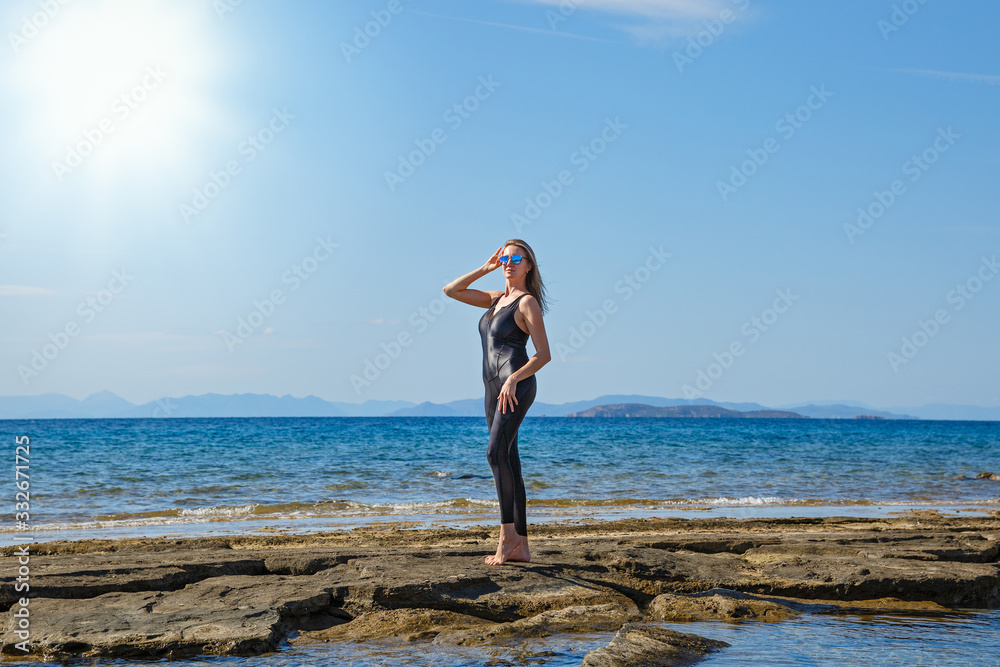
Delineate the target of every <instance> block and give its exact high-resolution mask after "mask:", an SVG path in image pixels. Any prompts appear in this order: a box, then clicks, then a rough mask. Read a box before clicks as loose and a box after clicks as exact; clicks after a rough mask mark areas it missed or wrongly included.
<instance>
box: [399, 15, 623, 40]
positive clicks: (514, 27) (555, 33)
mask: <svg viewBox="0 0 1000 667" xmlns="http://www.w3.org/2000/svg"><path fill="white" fill-rule="evenodd" d="M410 13H411V14H420V15H421V16H431V17H434V18H437V19H446V20H448V21H462V22H463V23H478V24H480V25H488V26H493V27H495V28H506V29H507V30H519V31H522V32H532V33H536V34H537V33H541V34H543V35H548V36H550V37H553V36H554V37H569V38H571V39H586V40H589V41H592V42H610V43H612V44H614V43H615V42H614V40H611V39H601V38H600V37H588V36H587V35H577V34H575V33H571V32H563V31H561V30H560V31H556V30H542V29H540V28H529V27H528V26H523V25H513V24H510V23H497V22H495V21H480V20H479V19H467V18H463V17H460V16H444V15H442V14H431V13H430V12H421V11H417V10H410Z"/></svg>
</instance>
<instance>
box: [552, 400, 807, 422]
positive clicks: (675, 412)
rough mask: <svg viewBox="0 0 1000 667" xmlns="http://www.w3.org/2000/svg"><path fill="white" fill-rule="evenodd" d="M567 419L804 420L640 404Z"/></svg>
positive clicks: (772, 413) (764, 412)
mask: <svg viewBox="0 0 1000 667" xmlns="http://www.w3.org/2000/svg"><path fill="white" fill-rule="evenodd" d="M566 416H567V417H689V418H701V419H704V418H722V419H747V418H749V419H754V418H756V419H805V417H803V416H802V415H800V414H796V413H794V412H784V411H781V410H749V411H746V412H741V411H739V410H729V409H727V408H722V407H719V406H717V405H672V406H666V407H658V406H653V405H643V404H641V403H617V404H614V405H599V406H595V407H593V408H588V409H586V410H584V411H583V412H574V413H572V414H569V415H566Z"/></svg>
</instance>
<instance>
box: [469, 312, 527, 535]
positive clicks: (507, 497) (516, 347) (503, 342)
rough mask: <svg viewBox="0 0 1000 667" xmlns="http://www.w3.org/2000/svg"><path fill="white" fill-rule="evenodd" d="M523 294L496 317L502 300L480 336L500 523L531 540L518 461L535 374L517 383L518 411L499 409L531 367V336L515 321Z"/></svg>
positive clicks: (481, 324)
mask: <svg viewBox="0 0 1000 667" xmlns="http://www.w3.org/2000/svg"><path fill="white" fill-rule="evenodd" d="M522 296H524V295H523V294H522V295H521V296H519V297H517V298H516V299H514V300H513V301H511V302H510V303H508V304H507V305H505V306H502V307H501V308H500V310H499V312H496V313H494V309H495V308H496V304H497V301H499V300H500V297H497V298H496V299H495V300H494V301H493V304H492V305H491V306H490V309H489V310H488V311H486V313H485V314H484V315H483V316H482V318H481V319H480V320H479V335H480V337H481V338H482V339H483V384H484V385H486V424H487V425H488V426H489V430H490V444H489V446H488V447H487V448H486V458H487V459H488V460H489V462H490V467H491V468H493V480H494V482H496V487H497V498H499V500H500V523H513V524H514V530H515V532H517V534H518V535H527V534H528V526H527V518H526V516H525V506H526V504H527V498H526V496H525V493H524V480H523V479H522V478H521V461H520V459H519V458H518V456H517V429H518V427H519V426H520V425H521V420H522V419H524V414H525V413H526V412H527V411H528V408H529V407H531V403H532V402H533V401H534V400H535V389H536V382H535V376H534V375H533V374H532V375H531V376H530V377H527V378H525V379H523V380H521V381H520V382H518V383H517V388H516V389H515V390H514V396H515V397H516V398H517V404H516V405H515V406H514V408H513V410H511V409H510V408H507V409H506V412H501V411H500V410H499V409H498V405H499V401H498V398H499V396H500V388H501V387H503V383H504V382H505V381H506V380H507V378H508V377H510V375H511V373H513V372H514V371H516V370H517V369H519V368H520V367H521V366H524V365H525V364H526V363H528V352H527V350H525V344H526V343H527V342H528V334H527V333H526V332H525V331H523V330H522V329H521V328H520V327H519V326H517V323H516V322H515V321H514V313H515V312H516V309H517V303H518V301H520V300H521V297H522Z"/></svg>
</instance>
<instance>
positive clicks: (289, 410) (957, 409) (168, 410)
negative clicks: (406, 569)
mask: <svg viewBox="0 0 1000 667" xmlns="http://www.w3.org/2000/svg"><path fill="white" fill-rule="evenodd" d="M621 404H638V405H644V406H648V407H651V408H684V407H687V408H704V407H715V408H720V409H723V410H731V411H735V412H739V413H744V414H746V413H754V412H761V411H772V409H771V408H769V407H767V406H764V405H761V404H759V403H717V402H715V401H711V400H708V399H697V400H693V401H692V400H685V399H678V398H663V397H660V396H642V395H635V394H628V395H623V394H609V395H604V396H598V397H597V398H592V399H588V400H584V401H571V402H569V403H561V404H553V403H542V402H535V404H534V405H532V406H531V411H530V413H529V416H531V417H565V416H568V415H578V414H580V413H584V412H586V411H588V410H590V409H591V408H597V407H607V406H616V405H621ZM483 410H484V406H483V399H482V397H476V398H467V399H460V400H457V401H450V402H448V403H430V402H426V401H425V402H423V403H420V404H419V405H418V404H415V403H412V402H410V401H373V400H368V401H365V402H363V403H343V402H333V401H326V400H324V399H322V398H319V397H317V396H305V397H303V398H295V397H294V396H291V395H287V394H286V395H285V396H280V397H279V396H273V395H271V394H228V395H223V394H201V395H199V396H183V397H181V398H161V399H158V400H155V401H150V402H148V403H144V404H142V405H135V404H133V403H130V402H129V401H127V400H125V399H124V398H121V397H120V396H117V395H115V394H113V393H111V392H110V391H100V392H97V393H96V394H92V395H90V396H88V397H87V398H85V399H83V400H82V401H81V400H78V399H75V398H71V397H69V396H64V395H62V394H40V395H37V396H0V419H91V418H159V417H389V416H391V417H413V416H424V417H477V418H482V417H483V416H484V413H483ZM781 410H785V411H788V412H794V413H796V414H798V415H799V416H803V417H813V418H816V419H854V418H855V417H858V416H859V415H870V416H875V417H885V418H886V419H967V420H988V421H1000V407H995V408H985V407H979V406H973V405H946V404H942V403H935V404H930V405H924V406H921V407H918V408H890V409H888V410H879V409H877V408H873V407H871V406H868V405H865V404H864V403H857V402H853V401H839V402H831V401H813V402H810V403H805V404H800V405H789V406H780V410H778V411H777V412H780V411H781ZM676 412H677V414H678V415H680V414H683V411H682V410H678V411H676ZM695 412H697V411H695ZM709 412H711V411H709ZM595 414H596V413H595ZM630 414H631V413H630ZM691 414H694V413H693V412H692V413H691ZM704 414H706V415H707V414H708V413H704ZM719 414H722V413H719Z"/></svg>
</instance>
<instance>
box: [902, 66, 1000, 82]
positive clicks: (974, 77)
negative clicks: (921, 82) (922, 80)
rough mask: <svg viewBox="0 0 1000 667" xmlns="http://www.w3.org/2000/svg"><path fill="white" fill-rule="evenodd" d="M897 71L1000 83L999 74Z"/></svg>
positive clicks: (923, 70) (919, 70) (925, 70)
mask: <svg viewBox="0 0 1000 667" xmlns="http://www.w3.org/2000/svg"><path fill="white" fill-rule="evenodd" d="M895 71H897V72H903V73H904V74H916V75H918V76H929V77H934V78H937V79H947V80H949V81H962V82H964V83H985V84H987V85H991V86H996V85H998V84H1000V76H997V75H994V74H967V73H965V72H942V71H939V70H933V69H897V70H895Z"/></svg>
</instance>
